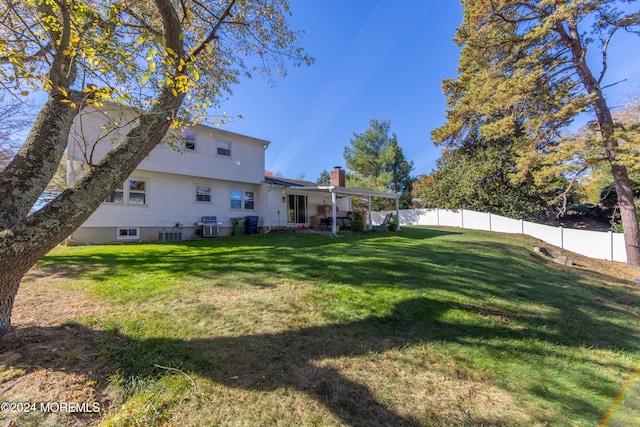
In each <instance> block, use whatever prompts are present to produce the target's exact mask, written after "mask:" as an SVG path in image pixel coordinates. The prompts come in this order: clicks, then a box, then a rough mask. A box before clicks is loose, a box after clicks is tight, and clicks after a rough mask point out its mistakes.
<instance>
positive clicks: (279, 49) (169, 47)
mask: <svg viewBox="0 0 640 427" xmlns="http://www.w3.org/2000/svg"><path fill="white" fill-rule="evenodd" d="M287 15H289V4H288V2H287V1H286V0H272V1H267V0H219V1H208V2H201V1H192V0H180V1H177V0H150V1H139V2H95V1H90V0H86V1H83V0H23V1H15V0H0V16H2V25H0V88H2V90H4V91H13V92H15V95H18V96H19V95H21V94H22V95H24V94H26V93H28V91H30V90H36V91H42V92H44V93H45V94H46V96H47V99H46V101H45V103H44V105H43V107H42V108H41V110H40V111H39V113H38V115H37V117H36V119H35V122H34V123H33V126H32V127H31V131H30V132H29V134H28V136H27V138H26V141H25V142H24V144H23V145H22V147H21V148H20V150H19V151H18V153H17V154H16V155H15V157H14V158H13V160H12V161H11V163H9V164H8V165H7V166H6V167H5V168H4V169H3V170H2V172H0V335H1V334H3V333H6V332H7V331H8V330H9V329H10V326H11V310H12V307H13V301H14V297H15V295H16V292H17V290H18V287H19V284H20V281H21V278H22V277H23V275H24V274H25V273H26V272H27V271H28V270H29V269H30V268H31V267H32V266H33V264H35V263H36V262H37V261H38V259H40V258H41V257H42V256H44V255H45V254H46V253H47V252H48V251H49V250H51V248H53V247H54V246H55V245H57V244H58V243H60V242H61V241H62V240H64V239H65V238H66V237H67V236H69V235H70V234H71V233H72V232H73V231H74V230H75V229H76V228H77V227H79V226H80V225H81V224H82V223H83V222H84V221H85V220H86V219H87V218H88V217H89V216H90V215H91V213H92V212H93V211H94V210H95V209H96V208H97V207H98V206H99V205H100V204H101V203H102V201H103V200H104V199H105V197H106V196H107V195H108V194H110V193H111V192H112V191H113V190H114V189H115V188H116V187H117V186H118V185H119V184H120V183H121V182H122V181H124V180H125V179H126V178H127V177H128V176H129V175H130V174H131V172H132V171H133V170H134V169H135V168H136V166H137V165H138V163H139V162H140V161H141V160H143V159H144V158H145V157H146V156H147V155H148V154H149V153H150V152H151V150H152V149H153V148H154V147H155V146H156V145H157V144H158V143H160V142H161V141H162V139H163V137H164V135H165V134H166V132H167V130H168V129H169V128H170V127H172V126H181V125H182V124H184V123H186V122H189V123H192V122H194V121H198V120H202V118H203V116H204V115H205V114H206V111H207V109H208V108H210V107H215V106H217V105H218V100H219V99H220V98H221V95H222V94H224V93H228V92H229V90H230V87H231V85H232V84H234V83H237V82H238V78H239V76H240V75H242V74H251V73H253V72H258V73H260V74H264V75H267V76H268V75H271V74H277V75H281V74H284V73H285V70H286V65H287V64H289V63H294V64H295V65H298V64H303V63H307V64H309V63H311V62H312V59H311V58H309V57H308V56H307V55H306V54H305V53H304V51H303V50H302V48H300V47H299V46H298V44H297V39H298V36H299V34H298V33H297V32H295V31H292V30H291V29H290V28H289V26H288V24H287V22H286V18H285V17H286V16H287ZM106 101H109V102H111V103H115V104H120V105H121V106H122V107H123V108H126V109H127V110H128V111H130V112H137V113H138V117H137V119H136V120H135V121H134V122H132V123H134V125H133V127H132V128H131V130H130V131H129V132H128V133H127V134H126V136H125V137H124V138H123V139H122V140H121V141H120V142H119V143H117V144H116V145H115V146H114V147H113V149H112V150H111V151H110V152H109V153H108V154H107V155H105V156H104V157H103V158H102V159H101V160H100V161H98V162H97V163H95V164H92V165H91V167H90V168H88V170H87V171H86V172H85V173H84V175H83V176H82V177H81V178H80V179H79V180H78V181H77V182H76V183H75V184H74V185H73V186H71V187H70V188H66V189H64V190H63V191H62V192H61V193H60V194H59V195H58V196H56V197H55V198H54V199H53V200H52V201H51V202H49V203H48V204H47V205H46V206H45V207H43V208H42V209H40V210H38V211H37V212H36V213H34V214H32V215H28V213H29V210H30V209H31V208H32V206H34V204H35V203H36V201H37V200H38V198H39V196H40V195H41V194H42V192H43V191H44V190H45V188H46V187H47V185H48V184H49V182H50V181H51V179H52V177H53V176H54V174H55V173H56V170H57V168H58V165H59V163H60V160H61V158H62V155H63V152H64V150H65V147H66V145H67V141H68V139H69V131H70V128H71V124H72V122H73V121H74V119H75V118H76V116H77V115H78V114H79V113H80V112H81V111H82V110H84V109H85V108H89V107H100V105H101V104H102V103H104V102H106Z"/></svg>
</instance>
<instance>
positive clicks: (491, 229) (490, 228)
mask: <svg viewBox="0 0 640 427" xmlns="http://www.w3.org/2000/svg"><path fill="white" fill-rule="evenodd" d="M489 231H493V228H492V227H491V212H489Z"/></svg>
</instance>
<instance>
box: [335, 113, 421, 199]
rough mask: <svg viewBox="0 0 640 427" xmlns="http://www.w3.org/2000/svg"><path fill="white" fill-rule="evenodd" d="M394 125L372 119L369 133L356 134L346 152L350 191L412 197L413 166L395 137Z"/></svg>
mask: <svg viewBox="0 0 640 427" xmlns="http://www.w3.org/2000/svg"><path fill="white" fill-rule="evenodd" d="M390 132H391V121H389V120H381V121H378V120H375V119H371V120H370V122H369V129H367V130H366V131H364V132H363V133H361V134H357V133H354V134H353V138H351V140H350V145H349V146H346V147H345V148H344V159H345V162H346V166H347V168H349V169H350V170H351V171H352V173H350V174H348V175H347V180H348V183H349V186H350V187H355V188H366V189H371V190H377V191H394V192H398V193H406V194H408V193H409V192H410V191H411V183H412V178H411V176H410V174H411V171H412V170H413V162H411V161H407V160H406V158H405V157H404V153H403V152H402V148H400V146H399V145H398V137H397V136H396V134H395V133H394V134H391V133H390Z"/></svg>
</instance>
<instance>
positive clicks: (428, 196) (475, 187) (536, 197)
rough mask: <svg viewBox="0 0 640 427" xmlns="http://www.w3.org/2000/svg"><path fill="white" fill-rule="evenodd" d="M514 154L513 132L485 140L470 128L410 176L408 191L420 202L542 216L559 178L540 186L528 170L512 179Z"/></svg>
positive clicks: (497, 212)
mask: <svg viewBox="0 0 640 427" xmlns="http://www.w3.org/2000/svg"><path fill="white" fill-rule="evenodd" d="M516 158H517V152H516V150H515V149H514V138H500V139H497V140H486V139H485V138H482V137H481V136H480V135H479V134H478V132H477V131H474V132H471V133H470V134H469V135H468V136H467V138H466V139H465V141H464V143H463V144H461V145H460V146H458V147H456V148H453V149H445V150H444V152H443V154H442V157H441V158H439V159H438V160H437V161H436V166H437V167H436V170H435V171H432V173H431V174H429V175H421V176H419V177H418V178H417V179H416V182H414V184H413V190H412V194H413V196H414V197H416V198H418V199H420V200H421V204H422V205H423V206H425V207H439V208H445V209H460V208H462V209H470V210H476V211H480V212H491V213H494V214H498V215H504V216H507V217H510V218H525V219H531V220H537V219H542V218H544V217H545V216H546V215H547V213H548V212H549V209H548V200H549V199H550V198H551V199H552V198H553V197H555V195H557V189H558V188H561V186H562V184H564V182H563V181H564V180H562V179H561V178H559V179H558V181H560V182H556V183H554V185H553V186H551V187H546V188H541V187H539V186H538V185H536V183H535V180H534V179H533V177H532V176H531V174H529V175H528V176H527V177H526V178H521V179H518V180H517V181H516V180H514V179H513V174H514V170H515V164H516ZM554 190H555V191H554Z"/></svg>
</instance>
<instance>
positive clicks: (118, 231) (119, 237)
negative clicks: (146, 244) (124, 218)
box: [116, 227, 140, 240]
mask: <svg viewBox="0 0 640 427" xmlns="http://www.w3.org/2000/svg"><path fill="white" fill-rule="evenodd" d="M120 230H127V233H128V232H130V231H131V230H135V231H136V234H135V236H130V235H129V234H127V235H126V236H122V235H120ZM139 239H140V228H139V227H118V228H117V229H116V240H139Z"/></svg>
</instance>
